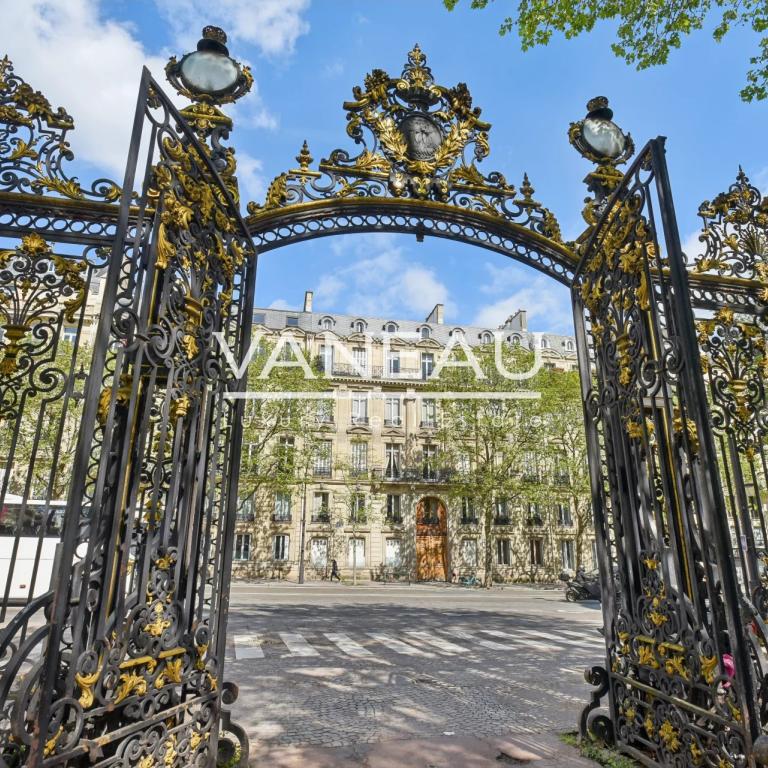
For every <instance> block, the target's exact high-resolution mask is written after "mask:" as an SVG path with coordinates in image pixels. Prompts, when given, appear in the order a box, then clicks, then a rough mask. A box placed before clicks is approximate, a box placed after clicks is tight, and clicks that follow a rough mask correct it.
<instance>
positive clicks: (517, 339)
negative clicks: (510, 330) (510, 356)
mask: <svg viewBox="0 0 768 768" xmlns="http://www.w3.org/2000/svg"><path fill="white" fill-rule="evenodd" d="M507 341H508V342H509V343H510V344H511V345H512V346H513V347H519V346H520V337H519V336H518V335H517V334H516V333H515V334H513V335H512V336H507Z"/></svg>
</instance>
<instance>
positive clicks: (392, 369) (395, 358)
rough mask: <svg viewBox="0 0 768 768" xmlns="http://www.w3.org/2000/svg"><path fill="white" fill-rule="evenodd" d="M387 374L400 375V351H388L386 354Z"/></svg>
mask: <svg viewBox="0 0 768 768" xmlns="http://www.w3.org/2000/svg"><path fill="white" fill-rule="evenodd" d="M387 373H388V374H389V375H394V374H396V373H400V351H399V350H397V349H390V350H389V352H387Z"/></svg>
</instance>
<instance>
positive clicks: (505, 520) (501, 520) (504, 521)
mask: <svg viewBox="0 0 768 768" xmlns="http://www.w3.org/2000/svg"><path fill="white" fill-rule="evenodd" d="M511 522H512V519H511V518H510V516H509V515H496V516H495V517H494V518H493V524H494V525H509V524H510V523H511Z"/></svg>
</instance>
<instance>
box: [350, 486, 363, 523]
mask: <svg viewBox="0 0 768 768" xmlns="http://www.w3.org/2000/svg"><path fill="white" fill-rule="evenodd" d="M349 501H350V510H349V522H350V523H364V522H365V494H364V493H353V494H352V496H351V497H350V500H349Z"/></svg>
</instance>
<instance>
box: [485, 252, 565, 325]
mask: <svg viewBox="0 0 768 768" xmlns="http://www.w3.org/2000/svg"><path fill="white" fill-rule="evenodd" d="M485 267H486V270H487V271H488V273H489V276H490V278H491V282H490V283H487V284H485V285H483V286H481V289H480V290H481V291H483V292H484V293H487V294H502V293H503V294H506V295H504V296H503V297H502V298H499V299H497V300H496V301H495V302H493V303H492V304H487V305H485V306H483V307H482V308H481V309H480V310H479V311H478V313H477V315H476V316H475V319H474V320H473V322H472V324H473V325H478V326H482V327H485V328H496V327H498V326H499V325H501V324H502V323H503V322H504V321H505V320H506V319H507V318H508V317H509V316H510V315H513V314H514V313H515V312H516V311H517V310H518V309H525V310H526V311H527V313H528V325H529V327H530V328H531V329H532V330H541V331H551V332H553V333H565V334H572V333H573V311H572V309H571V299H570V295H569V293H568V289H567V288H565V287H564V286H562V285H560V283H557V282H555V281H554V280H553V279H552V278H551V277H547V276H546V275H541V274H537V273H533V272H532V270H531V269H530V268H525V267H522V266H520V265H519V264H510V265H508V266H503V267H497V266H495V265H493V264H486V265H485ZM512 289H513V290H512ZM509 290H512V293H507V291H509Z"/></svg>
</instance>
